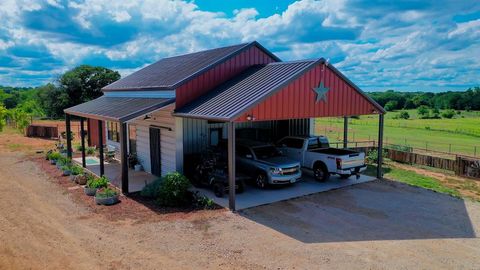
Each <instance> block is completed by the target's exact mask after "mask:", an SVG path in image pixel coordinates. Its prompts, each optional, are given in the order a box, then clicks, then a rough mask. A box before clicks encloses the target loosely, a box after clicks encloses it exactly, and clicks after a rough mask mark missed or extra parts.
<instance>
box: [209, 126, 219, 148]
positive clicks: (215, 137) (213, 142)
mask: <svg viewBox="0 0 480 270" xmlns="http://www.w3.org/2000/svg"><path fill="white" fill-rule="evenodd" d="M221 136H222V129H221V128H212V129H210V146H218V143H219V142H220V138H221Z"/></svg>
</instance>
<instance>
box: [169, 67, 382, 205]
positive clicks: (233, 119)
mask: <svg viewBox="0 0 480 270" xmlns="http://www.w3.org/2000/svg"><path fill="white" fill-rule="evenodd" d="M384 113H385V111H384V109H383V108H382V107H381V106H380V105H379V104H377V103H376V102H375V101H373V100H372V99H371V98H369V97H368V96H367V95H366V94H365V93H364V92H362V91H361V90H360V89H359V88H358V87H357V86H356V85H355V84H353V83H352V82H351V81H350V80H348V79H347V78H346V77H345V76H344V75H343V74H342V73H340V72H339V71H338V70H337V69H336V68H335V67H333V66H331V65H329V64H328V63H327V62H326V61H325V60H324V59H323V58H321V59H316V60H305V61H292V62H275V63H270V64H267V65H261V66H253V67H250V68H248V69H247V70H246V71H244V72H243V73H242V74H241V75H239V76H237V77H236V78H234V79H232V80H230V81H228V82H226V83H225V84H223V85H220V86H219V87H217V88H215V89H214V90H212V91H210V92H208V93H206V94H205V95H203V96H201V97H199V98H198V99H196V100H194V101H192V102H191V103H189V104H187V105H185V106H183V107H181V108H180V109H178V110H176V111H175V112H174V116H176V117H183V118H190V119H202V120H207V121H209V122H210V123H222V124H223V125H225V126H226V128H227V138H228V174H229V185H230V187H232V186H234V185H235V175H236V168H235V133H236V132H235V131H236V126H237V125H240V124H243V123H249V122H250V123H256V122H266V121H282V120H283V121H285V120H294V119H313V118H317V117H343V118H344V121H345V122H344V123H345V124H344V146H345V147H346V145H347V138H348V136H347V135H348V134H347V132H348V126H347V125H348V117H350V116H356V115H369V114H378V116H379V128H378V150H379V151H378V153H379V154H378V167H377V178H381V177H382V171H381V166H382V155H381V153H382V145H383V121H384ZM310 124H312V121H310ZM184 136H185V134H184ZM320 189H321V188H319V191H321V190H320ZM314 190H315V189H314ZM277 194H279V195H278V196H280V193H277ZM303 194H304V193H303ZM271 196H275V195H274V194H273V193H272V195H271ZM228 205H229V208H230V209H231V210H232V211H234V210H235V209H236V196H235V189H234V188H230V189H229V203H228Z"/></svg>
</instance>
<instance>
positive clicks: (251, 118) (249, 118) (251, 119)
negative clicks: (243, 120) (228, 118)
mask: <svg viewBox="0 0 480 270" xmlns="http://www.w3.org/2000/svg"><path fill="white" fill-rule="evenodd" d="M253 120H255V117H253V115H250V114H249V115H247V121H253Z"/></svg>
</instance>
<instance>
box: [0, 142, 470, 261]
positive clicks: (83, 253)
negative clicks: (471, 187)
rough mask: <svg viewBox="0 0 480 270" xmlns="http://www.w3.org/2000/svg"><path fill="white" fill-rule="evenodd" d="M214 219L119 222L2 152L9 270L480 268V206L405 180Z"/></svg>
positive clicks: (0, 213)
mask: <svg viewBox="0 0 480 270" xmlns="http://www.w3.org/2000/svg"><path fill="white" fill-rule="evenodd" d="M214 213H215V214H205V212H200V213H193V214H191V215H187V216H185V217H183V218H178V219H172V218H169V219H162V218H159V219H157V220H155V219H154V220H146V221H141V220H140V221H139V220H135V219H125V220H117V221H111V220H109V219H106V218H105V217H104V216H103V215H102V214H99V213H95V212H92V211H91V210H90V209H89V208H87V207H85V206H82V205H81V204H78V203H77V202H75V201H74V200H72V198H71V196H70V194H69V193H68V192H65V190H64V189H62V188H61V187H60V186H58V185H57V184H55V183H53V182H52V181H51V179H49V177H48V176H47V175H46V174H45V173H43V172H42V170H41V169H40V168H39V167H38V165H37V164H36V163H34V162H31V161H28V160H27V159H25V157H24V156H23V155H22V154H20V153H12V152H3V151H2V153H1V155H0V269H206V268H209V269H217V268H220V269H319V268H325V269H414V268H415V269H478V266H479V262H480V259H479V258H480V239H478V238H477V237H476V235H478V234H479V232H480V231H479V230H480V204H478V203H471V202H464V201H462V200H458V199H455V198H452V197H449V196H445V195H441V194H437V193H434V192H430V191H427V190H422V189H418V188H413V187H408V186H405V185H402V184H398V183H391V182H371V183H367V184H359V185H356V186H353V187H349V188H345V189H341V190H336V191H332V192H326V193H321V194H316V195H312V196H308V197H304V198H300V199H295V200H290V201H287V202H281V203H276V204H272V205H268V206H263V207H257V208H253V209H250V210H245V211H243V212H240V213H238V214H232V213H229V212H228V211H215V212H214ZM152 215H155V213H152Z"/></svg>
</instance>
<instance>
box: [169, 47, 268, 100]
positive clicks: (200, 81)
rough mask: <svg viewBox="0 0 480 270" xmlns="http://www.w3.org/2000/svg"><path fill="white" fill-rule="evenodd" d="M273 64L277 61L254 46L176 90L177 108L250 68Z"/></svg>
mask: <svg viewBox="0 0 480 270" xmlns="http://www.w3.org/2000/svg"><path fill="white" fill-rule="evenodd" d="M271 62H275V60H274V59H272V58H271V57H270V56H269V55H268V54H266V53H264V52H263V51H262V50H260V49H259V48H258V47H256V46H253V47H251V48H250V49H248V50H246V51H244V52H241V53H239V54H238V55H236V56H234V57H232V58H231V59H229V60H227V61H225V62H224V63H222V64H220V65H217V66H216V67H214V68H212V69H210V70H208V71H206V72H204V73H202V74H201V75H199V76H197V77H196V78H195V79H193V80H190V81H189V82H187V83H186V84H184V85H182V86H180V87H179V88H178V89H177V90H176V100H175V104H176V108H177V109H178V108H181V107H182V106H184V105H185V104H187V103H188V102H190V101H192V100H195V99H197V98H198V97H200V96H201V95H203V94H205V93H207V92H208V91H210V90H212V89H213V88H214V87H216V86H218V85H220V84H221V83H224V82H225V81H227V80H229V79H231V78H233V77H234V76H236V75H238V74H239V73H240V72H242V71H244V70H245V69H247V68H248V67H251V66H253V65H258V64H268V63H271Z"/></svg>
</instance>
